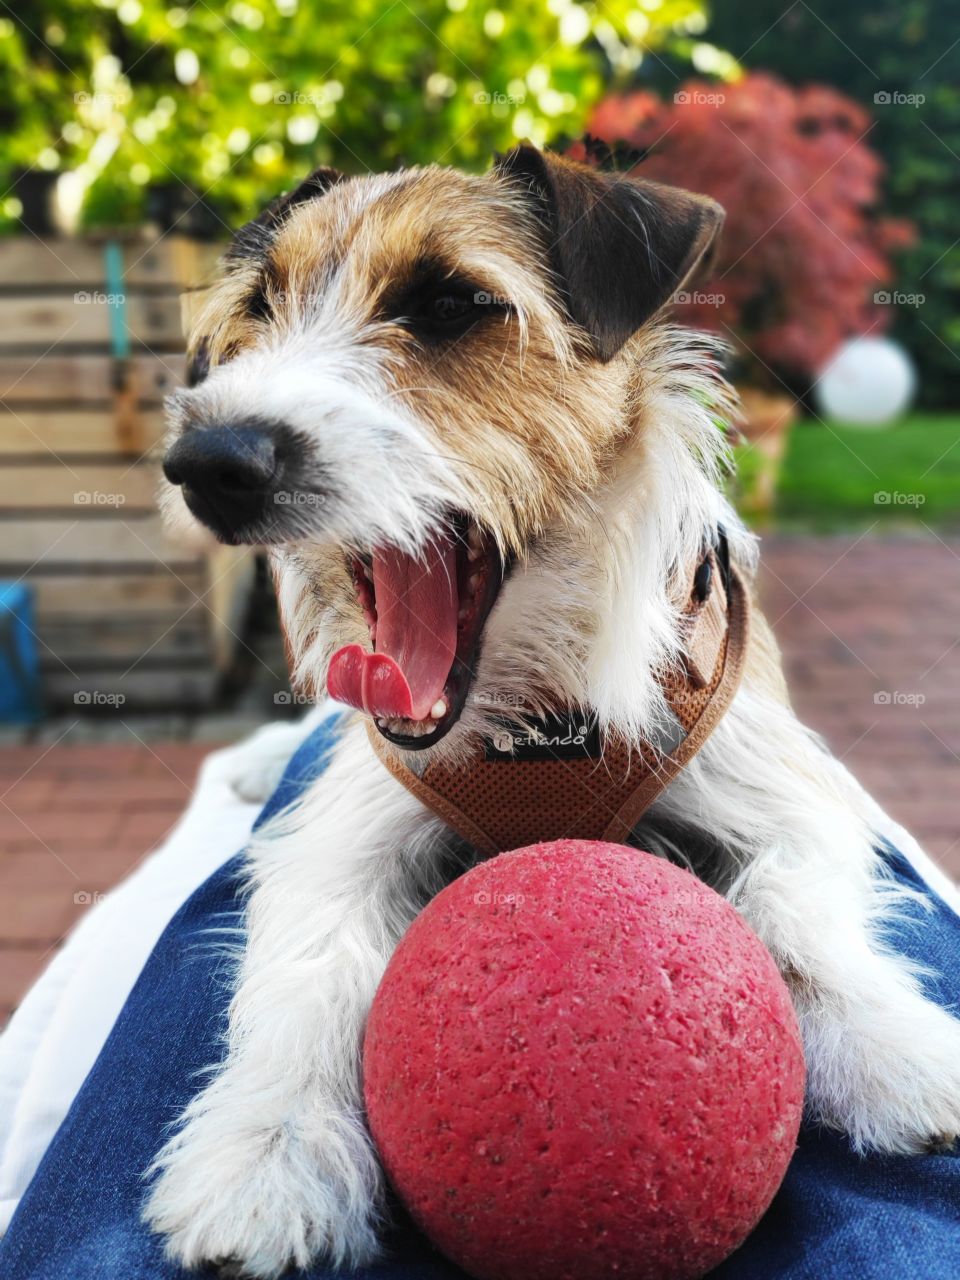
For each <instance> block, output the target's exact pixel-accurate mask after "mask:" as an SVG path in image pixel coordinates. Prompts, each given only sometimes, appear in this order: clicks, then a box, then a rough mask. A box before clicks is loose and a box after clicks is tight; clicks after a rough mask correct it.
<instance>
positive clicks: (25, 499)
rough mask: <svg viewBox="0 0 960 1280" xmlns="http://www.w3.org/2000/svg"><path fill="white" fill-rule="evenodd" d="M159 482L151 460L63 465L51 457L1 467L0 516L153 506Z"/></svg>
mask: <svg viewBox="0 0 960 1280" xmlns="http://www.w3.org/2000/svg"><path fill="white" fill-rule="evenodd" d="M159 486H160V470H159V468H158V467H157V466H156V465H155V464H152V463H136V464H133V465H131V464H129V463H127V464H126V465H125V464H123V463H116V464H108V463H103V464H100V465H97V466H92V467H90V466H83V465H80V464H76V465H73V466H69V467H68V466H66V465H64V464H63V463H60V462H57V461H56V459H55V458H51V459H50V462H49V463H46V464H37V465H36V466H6V467H0V518H3V517H5V516H7V515H9V514H11V513H15V512H23V511H30V510H35V509H37V508H42V509H44V510H50V509H53V508H59V509H61V510H63V512H64V515H71V514H72V515H76V516H82V517H86V518H103V517H108V516H111V515H118V514H119V515H123V514H126V515H130V514H131V513H132V512H140V513H142V512H145V511H152V510H154V509H155V508H156V505H157V489H158V488H159Z"/></svg>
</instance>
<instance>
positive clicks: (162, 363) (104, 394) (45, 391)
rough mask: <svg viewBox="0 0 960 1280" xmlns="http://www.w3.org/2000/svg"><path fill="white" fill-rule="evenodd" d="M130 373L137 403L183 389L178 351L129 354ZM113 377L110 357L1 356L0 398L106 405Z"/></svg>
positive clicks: (16, 406)
mask: <svg viewBox="0 0 960 1280" xmlns="http://www.w3.org/2000/svg"><path fill="white" fill-rule="evenodd" d="M0 243H2V241H0ZM128 371H129V375H130V378H131V382H132V386H133V388H134V389H135V393H136V397H137V399H138V400H139V402H140V403H141V404H153V405H158V404H160V402H161V401H162V400H163V397H164V396H165V395H168V394H169V393H170V392H171V391H174V390H176V388H177V387H179V386H182V385H183V380H184V376H185V373H186V358H185V356H184V355H183V354H182V353H181V352H170V353H168V354H166V355H163V356H156V355H140V356H133V357H131V360H130V363H129V366H128ZM113 379H114V362H113V360H112V358H111V357H110V356H108V355H94V354H91V355H79V356H62V355H58V354H57V353H56V352H55V351H54V352H51V353H50V354H49V355H45V356H43V358H42V359H41V358H39V357H38V356H36V355H19V356H10V355H3V354H0V400H3V401H5V402H6V403H7V404H9V405H10V406H11V408H14V409H19V408H20V406H22V405H28V404H36V403H37V402H38V401H41V402H49V401H67V402H69V403H71V404H77V403H78V402H87V401H91V400H93V401H99V402H101V403H102V404H105V405H108V404H110V403H111V402H112V400H113V397H114V385H113Z"/></svg>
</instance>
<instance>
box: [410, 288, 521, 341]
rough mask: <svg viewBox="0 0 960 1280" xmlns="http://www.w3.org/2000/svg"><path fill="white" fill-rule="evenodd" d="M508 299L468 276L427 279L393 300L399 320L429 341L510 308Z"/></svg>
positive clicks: (453, 335) (464, 329)
mask: <svg viewBox="0 0 960 1280" xmlns="http://www.w3.org/2000/svg"><path fill="white" fill-rule="evenodd" d="M507 309H508V308H507V304H506V303H505V301H504V300H503V299H501V298H499V297H497V296H496V295H494V294H491V293H486V292H485V291H484V290H483V289H481V288H480V287H479V286H478V285H476V284H474V283H472V282H471V281H468V280H456V279H451V278H450V277H446V278H441V279H438V280H435V281H428V280H424V281H421V282H420V283H419V284H417V285H416V286H415V287H413V288H412V289H408V290H407V291H406V292H405V293H404V295H402V296H401V297H399V298H397V299H396V300H394V301H393V304H392V306H391V308H390V310H392V312H393V315H394V316H395V317H396V320H397V323H398V324H402V325H403V326H404V328H406V329H409V330H411V332H413V333H415V334H416V335H417V336H418V337H419V338H421V339H422V340H424V341H427V342H445V341H449V340H450V339H453V338H459V337H460V336H461V335H463V334H465V333H467V332H468V330H470V329H472V328H473V326H474V325H475V324H477V323H478V322H479V321H481V320H483V319H485V318H486V317H488V316H490V315H491V314H493V312H499V313H500V314H501V315H502V314H503V313H504V312H505V311H506V310H507Z"/></svg>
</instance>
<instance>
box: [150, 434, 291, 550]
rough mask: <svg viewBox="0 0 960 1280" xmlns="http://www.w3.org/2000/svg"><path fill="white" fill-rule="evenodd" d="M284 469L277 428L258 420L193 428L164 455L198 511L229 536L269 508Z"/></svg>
mask: <svg viewBox="0 0 960 1280" xmlns="http://www.w3.org/2000/svg"><path fill="white" fill-rule="evenodd" d="M279 470H280V457H279V448H278V440H277V436H276V433H275V432H273V431H272V430H271V429H270V428H269V427H264V426H256V425H238V426H228V427H203V428H199V429H194V430H192V431H188V432H187V433H186V435H183V436H181V437H180V439H179V440H178V441H177V442H176V444H175V445H173V447H172V448H171V449H170V451H169V453H168V454H167V456H166V457H165V458H164V460H163V471H164V475H165V476H166V477H167V479H168V480H169V481H170V483H171V484H177V485H182V486H183V496H184V500H185V501H186V504H187V506H188V507H189V508H190V510H191V511H192V512H193V514H194V515H195V516H196V517H197V519H198V520H201V521H203V523H204V524H206V525H208V526H209V527H210V528H211V529H212V530H213V531H214V533H216V534H217V535H218V536H219V537H221V538H223V539H224V540H225V541H227V542H232V541H235V540H236V539H237V537H238V535H239V534H241V533H242V531H243V530H244V529H245V528H247V529H249V527H250V526H253V525H256V524H257V523H258V522H261V521H262V520H263V518H264V516H265V515H266V514H268V506H270V507H272V499H273V495H274V491H275V489H276V482H277V480H278V473H279Z"/></svg>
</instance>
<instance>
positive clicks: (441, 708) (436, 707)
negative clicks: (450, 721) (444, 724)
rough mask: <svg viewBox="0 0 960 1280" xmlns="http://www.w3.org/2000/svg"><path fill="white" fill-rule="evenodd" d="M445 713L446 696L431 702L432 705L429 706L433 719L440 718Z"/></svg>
mask: <svg viewBox="0 0 960 1280" xmlns="http://www.w3.org/2000/svg"><path fill="white" fill-rule="evenodd" d="M446 714H447V700H446V698H438V699H437V700H436V702H435V703H434V704H433V706H432V707H431V708H430V715H431V716H432V717H433V719H434V720H442V719H443V717H444V716H445V715H446Z"/></svg>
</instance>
